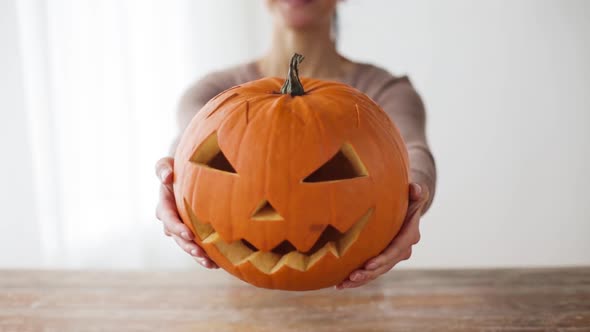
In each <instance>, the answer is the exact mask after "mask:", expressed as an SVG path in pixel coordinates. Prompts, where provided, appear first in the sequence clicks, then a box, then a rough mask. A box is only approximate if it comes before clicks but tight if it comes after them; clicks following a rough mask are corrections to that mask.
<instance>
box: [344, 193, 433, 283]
mask: <svg viewBox="0 0 590 332" xmlns="http://www.w3.org/2000/svg"><path fill="white" fill-rule="evenodd" d="M409 190H410V203H409V205H408V212H407V214H406V218H405V220H404V224H403V226H402V228H401V230H400V231H399V233H398V234H397V235H396V236H395V238H394V239H393V240H392V241H391V243H390V244H389V245H388V246H387V248H385V250H383V252H382V253H381V254H380V255H379V256H377V257H373V258H372V259H370V260H369V261H368V262H367V263H366V264H365V266H364V268H362V269H358V270H355V271H353V272H352V273H351V274H350V276H348V278H347V279H345V280H344V281H343V282H341V283H340V284H338V285H336V289H345V288H355V287H359V286H362V285H364V284H366V283H368V282H369V281H372V280H375V279H376V278H377V277H379V276H380V275H382V274H384V273H385V272H387V271H389V270H391V269H392V268H393V267H394V266H395V265H396V264H397V263H399V262H401V261H404V260H407V259H409V258H410V256H411V255H412V246H413V245H414V244H416V243H418V241H420V228H419V226H420V216H421V214H422V209H423V208H424V206H425V205H426V202H428V195H429V193H428V187H426V186H421V185H419V184H417V183H412V184H410V189H409Z"/></svg>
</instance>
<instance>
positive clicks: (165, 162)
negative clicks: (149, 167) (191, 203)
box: [156, 157, 218, 269]
mask: <svg viewBox="0 0 590 332" xmlns="http://www.w3.org/2000/svg"><path fill="white" fill-rule="evenodd" d="M173 170H174V159H172V158H170V157H166V158H162V159H160V160H158V162H157V163H156V175H157V176H158V178H159V179H160V181H161V182H162V185H161V186H160V202H159V203H158V207H157V208H156V217H157V218H158V219H159V220H161V221H162V224H164V234H166V236H171V237H172V238H173V239H174V241H176V244H178V246H179V247H180V248H182V249H183V250H184V251H186V252H187V253H188V254H189V255H191V256H193V257H194V259H195V260H196V261H197V262H199V263H200V264H201V265H203V266H204V267H206V268H209V269H216V268H218V267H217V265H216V264H215V263H214V262H213V261H212V260H211V259H210V258H209V257H208V256H207V254H206V253H205V251H204V250H203V248H201V247H199V246H198V245H197V244H196V243H194V242H193V239H194V237H195V236H194V235H193V233H192V232H191V230H190V229H189V228H188V227H187V226H186V225H185V224H183V223H182V221H181V220H180V217H179V215H178V210H177V209H176V201H175V200H174V190H173V189H172V179H173V174H172V172H173Z"/></svg>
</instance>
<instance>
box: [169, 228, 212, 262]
mask: <svg viewBox="0 0 590 332" xmlns="http://www.w3.org/2000/svg"><path fill="white" fill-rule="evenodd" d="M172 238H173V239H174V241H175V242H176V244H177V245H178V246H179V247H180V248H182V250H184V251H185V252H186V253H187V254H189V255H191V256H193V257H198V258H207V253H205V250H203V248H201V247H199V246H198V245H197V244H196V243H194V242H192V241H187V240H185V239H183V238H181V237H179V236H177V235H174V234H172Z"/></svg>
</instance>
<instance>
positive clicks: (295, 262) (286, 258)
mask: <svg viewBox="0 0 590 332" xmlns="http://www.w3.org/2000/svg"><path fill="white" fill-rule="evenodd" d="M308 262H309V256H307V255H305V254H302V253H300V252H297V251H291V252H290V253H288V254H286V255H283V257H281V259H280V260H279V261H278V263H277V264H276V265H275V266H274V267H273V268H272V270H271V271H270V273H275V272H276V271H278V270H280V269H281V268H282V267H283V266H284V265H287V266H288V267H290V268H292V269H294V270H299V271H305V270H307V263H308Z"/></svg>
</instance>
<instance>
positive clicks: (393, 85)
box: [375, 77, 436, 213]
mask: <svg viewBox="0 0 590 332" xmlns="http://www.w3.org/2000/svg"><path fill="white" fill-rule="evenodd" d="M375 101H376V102H377V103H378V104H379V105H380V106H381V107H382V108H383V110H384V111H385V112H386V113H387V114H388V115H389V116H390V117H391V119H392V120H393V121H394V122H395V124H396V126H397V127H398V129H399V130H400V132H401V134H402V137H403V138H404V141H405V142H406V146H407V148H408V155H409V158H410V181H411V182H413V183H418V184H420V185H421V186H423V187H424V186H426V187H427V188H426V189H427V190H428V193H429V198H428V201H427V202H426V204H425V206H424V208H423V210H422V213H425V212H426V211H427V210H428V208H429V207H430V205H431V204H432V200H433V198H434V193H435V189H436V164H435V161H434V158H433V156H432V153H431V151H430V147H429V146H428V141H427V139H426V111H425V110H424V103H423V102H422V99H421V98H420V96H419V95H418V93H417V92H416V90H415V89H414V87H413V86H412V84H411V83H410V81H409V80H408V79H407V78H406V77H402V78H393V77H392V78H391V79H390V80H388V81H387V83H386V84H385V85H384V86H383V88H382V90H381V91H380V93H379V94H378V95H377V96H376V100H375Z"/></svg>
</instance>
